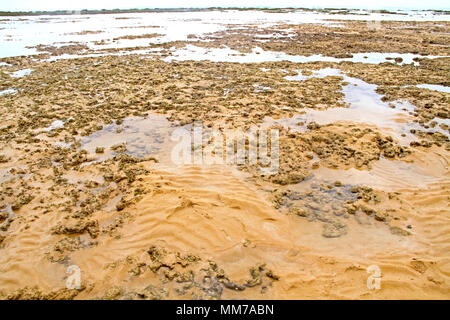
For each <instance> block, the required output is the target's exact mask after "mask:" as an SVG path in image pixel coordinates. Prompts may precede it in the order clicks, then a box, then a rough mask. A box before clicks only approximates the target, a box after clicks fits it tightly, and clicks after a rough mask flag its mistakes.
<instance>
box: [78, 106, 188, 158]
mask: <svg viewBox="0 0 450 320" xmlns="http://www.w3.org/2000/svg"><path fill="white" fill-rule="evenodd" d="M189 127H190V126H189V125H187V126H183V127H178V126H173V125H172V124H171V123H170V122H169V121H168V120H167V118H166V117H165V116H162V115H156V114H151V115H149V116H147V117H146V118H137V117H130V118H126V119H124V121H123V123H122V124H120V125H117V124H115V123H114V124H110V125H106V126H104V128H103V129H102V130H100V131H97V132H94V133H93V134H91V135H90V136H88V137H85V138H82V139H81V148H82V149H85V150H87V151H88V152H89V153H90V154H95V149H96V148H97V147H103V148H105V152H104V153H103V154H97V161H103V160H106V159H108V158H111V157H113V156H114V155H115V154H116V153H115V152H114V151H112V150H111V149H109V148H110V147H112V146H114V145H118V144H122V143H125V144H126V148H127V151H126V153H127V154H130V155H132V156H135V157H137V158H144V157H149V156H153V157H155V158H156V159H157V160H158V161H159V162H160V163H164V164H171V163H172V162H171V160H170V155H171V150H172V147H173V146H174V145H175V143H176V142H173V141H171V134H172V132H173V131H174V130H175V129H177V128H189Z"/></svg>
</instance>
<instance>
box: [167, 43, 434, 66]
mask: <svg viewBox="0 0 450 320" xmlns="http://www.w3.org/2000/svg"><path fill="white" fill-rule="evenodd" d="M388 58H402V61H401V62H395V61H394V60H393V59H388ZM415 58H427V59H434V58H439V57H438V56H421V55H418V54H411V53H379V52H368V53H355V54H353V57H352V58H334V57H326V56H322V55H320V54H315V55H310V56H301V55H289V54H286V53H284V52H274V51H265V50H263V49H261V48H259V47H256V48H253V49H252V51H251V52H250V53H241V52H239V51H236V50H232V49H230V48H202V47H198V46H194V45H187V46H186V47H184V48H181V49H178V50H175V51H173V52H172V54H171V55H170V56H168V57H166V58H164V59H163V60H165V61H185V60H194V61H202V60H208V61H213V62H239V63H260V62H269V61H290V62H295V63H307V62H319V61H322V62H337V63H339V62H343V61H349V62H354V63H358V62H360V63H369V64H379V63H384V62H391V63H396V64H399V65H402V64H411V63H412V64H414V65H419V63H418V62H416V61H414V60H413V59H415Z"/></svg>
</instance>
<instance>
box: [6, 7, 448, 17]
mask: <svg viewBox="0 0 450 320" xmlns="http://www.w3.org/2000/svg"><path fill="white" fill-rule="evenodd" d="M224 10H238V11H250V10H252V11H253V10H259V11H265V12H272V13H283V12H291V11H311V12H322V13H329V14H349V15H360V14H358V13H355V12H352V11H355V10H358V11H362V12H366V13H367V14H369V13H373V12H376V13H383V14H404V15H405V14H406V13H405V12H403V11H421V12H434V13H437V14H445V15H447V14H450V10H437V9H425V10H421V9H416V10H414V9H395V10H394V9H392V10H385V9H381V10H373V9H352V8H315V9H312V8H292V7H291V8H261V7H253V8H251V7H249V8H241V7H208V8H145V9H137V8H134V9H99V10H89V9H83V10H54V11H0V16H3V17H4V16H42V15H73V14H81V15H90V14H118V13H145V12H151V13H155V12H156V13H157V12H206V11H224Z"/></svg>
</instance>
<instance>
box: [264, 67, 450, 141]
mask: <svg viewBox="0 0 450 320" xmlns="http://www.w3.org/2000/svg"><path fill="white" fill-rule="evenodd" d="M327 76H340V77H343V80H344V81H345V82H348V84H347V85H345V86H344V87H343V90H342V92H343V93H344V95H345V97H344V102H346V103H348V104H349V108H331V109H326V110H314V109H305V110H304V113H301V114H296V115H294V116H293V117H291V118H281V119H273V118H270V117H266V118H265V126H272V125H282V126H283V127H285V128H289V129H291V130H292V131H297V132H305V131H307V130H308V129H307V125H308V123H310V122H316V123H318V124H319V125H324V124H329V123H334V122H339V121H347V122H355V123H364V124H368V125H374V126H377V127H378V128H381V129H385V131H386V132H388V133H389V134H391V135H393V137H394V138H395V139H397V140H398V141H399V142H400V143H401V144H403V145H409V143H410V142H411V141H414V140H416V137H415V136H414V135H413V134H412V133H411V132H410V131H411V129H415V130H422V131H433V132H441V133H443V134H445V135H447V136H449V132H448V131H447V130H442V129H441V128H439V126H438V125H437V126H436V127H435V128H429V129H426V128H423V127H421V126H420V125H419V124H418V123H415V122H413V117H412V116H411V115H410V114H409V113H411V112H413V111H414V108H415V107H414V106H413V105H412V104H410V103H409V102H406V101H395V102H393V103H392V102H391V103H386V102H383V101H382V100H381V98H382V97H383V96H382V95H380V94H378V93H376V89H377V85H374V84H369V83H367V82H365V81H363V80H361V79H358V78H353V77H348V76H346V75H345V74H343V73H342V72H341V71H340V70H338V69H333V68H324V69H320V70H318V71H313V73H312V74H311V75H308V76H304V75H302V74H301V73H299V74H298V75H295V76H286V77H285V79H287V80H291V81H305V80H307V79H310V78H324V77H327ZM391 106H394V107H395V108H392V107H391ZM434 120H435V121H436V122H437V123H438V124H441V123H443V124H447V125H450V120H448V119H434Z"/></svg>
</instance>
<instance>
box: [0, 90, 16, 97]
mask: <svg viewBox="0 0 450 320" xmlns="http://www.w3.org/2000/svg"><path fill="white" fill-rule="evenodd" d="M16 93H17V90H16V89H5V90H1V91H0V96H2V95H4V94H16Z"/></svg>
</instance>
